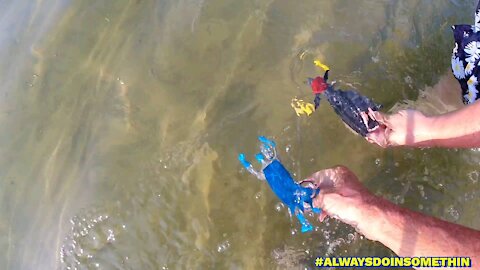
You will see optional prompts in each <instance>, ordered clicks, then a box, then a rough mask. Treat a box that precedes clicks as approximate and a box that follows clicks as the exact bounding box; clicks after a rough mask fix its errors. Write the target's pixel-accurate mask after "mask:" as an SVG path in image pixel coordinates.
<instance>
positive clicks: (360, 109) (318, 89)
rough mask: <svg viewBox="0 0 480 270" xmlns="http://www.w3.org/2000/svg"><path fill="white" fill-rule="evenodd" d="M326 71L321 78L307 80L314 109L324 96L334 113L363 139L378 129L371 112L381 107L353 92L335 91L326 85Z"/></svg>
mask: <svg viewBox="0 0 480 270" xmlns="http://www.w3.org/2000/svg"><path fill="white" fill-rule="evenodd" d="M328 71H329V70H327V71H326V72H325V75H324V76H323V78H322V77H316V78H315V79H312V78H308V84H309V85H310V86H311V87H312V91H313V93H314V94H315V100H314V103H315V109H317V108H318V106H319V105H320V100H321V95H322V94H323V95H325V96H326V98H327V100H328V102H329V103H330V105H331V106H332V107H333V109H334V110H335V112H336V113H337V114H338V115H339V116H340V117H341V118H342V120H343V122H345V124H347V125H348V126H349V127H350V128H351V129H352V130H353V131H355V132H357V133H358V134H360V135H362V136H363V137H365V136H366V135H367V134H368V133H369V132H372V131H374V130H376V129H377V128H378V127H379V124H378V122H377V120H376V119H375V115H374V114H373V111H378V110H379V109H380V108H381V107H382V106H381V105H379V104H376V103H375V102H373V101H372V100H371V99H369V98H367V97H365V96H362V95H360V94H359V93H358V92H356V91H353V90H347V91H343V90H335V89H334V88H333V85H332V84H329V83H327V80H328Z"/></svg>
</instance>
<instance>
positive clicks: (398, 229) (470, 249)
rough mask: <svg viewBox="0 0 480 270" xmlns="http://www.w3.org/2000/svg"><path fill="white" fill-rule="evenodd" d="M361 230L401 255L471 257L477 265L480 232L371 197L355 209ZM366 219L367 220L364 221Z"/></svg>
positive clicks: (479, 262) (479, 260)
mask: <svg viewBox="0 0 480 270" xmlns="http://www.w3.org/2000/svg"><path fill="white" fill-rule="evenodd" d="M358 211H359V215H358V218H359V220H358V222H359V223H358V224H359V229H360V231H361V232H363V233H364V234H365V236H367V237H368V238H370V239H372V240H377V241H379V242H381V243H382V244H384V245H385V246H387V247H388V248H390V249H391V250H392V251H393V252H395V253H396V254H397V255H399V256H402V257H407V256H408V257H412V256H415V257H429V256H457V257H470V258H471V259H472V263H473V266H476V267H473V269H477V268H478V266H480V232H479V231H475V230H472V229H470V228H467V227H463V226H460V225H457V224H453V223H449V222H446V221H443V220H440V219H437V218H433V217H430V216H426V215H423V214H421V213H418V212H415V211H411V210H409V209H405V208H401V207H399V206H397V205H395V204H393V203H391V202H389V201H387V200H385V199H383V198H379V197H373V199H371V200H370V201H368V202H365V203H363V204H361V207H359V208H358ZM365 221H369V222H365Z"/></svg>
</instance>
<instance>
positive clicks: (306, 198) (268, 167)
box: [238, 136, 321, 232]
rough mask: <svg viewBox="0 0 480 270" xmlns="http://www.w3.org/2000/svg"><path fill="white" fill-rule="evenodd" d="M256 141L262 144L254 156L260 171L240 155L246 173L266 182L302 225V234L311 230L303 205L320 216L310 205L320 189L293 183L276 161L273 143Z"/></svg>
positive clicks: (264, 139) (263, 138)
mask: <svg viewBox="0 0 480 270" xmlns="http://www.w3.org/2000/svg"><path fill="white" fill-rule="evenodd" d="M258 139H259V140H260V142H261V143H262V144H261V146H260V149H261V152H260V153H258V154H257V155H255V158H256V160H257V161H258V162H259V163H260V164H262V170H261V171H256V170H255V169H254V168H253V166H252V164H250V163H249V162H248V161H247V160H246V159H245V155H244V154H240V155H239V156H238V159H239V160H240V162H241V163H242V165H243V166H244V167H245V169H246V170H247V171H248V172H250V173H251V174H253V175H255V176H256V177H257V178H258V179H260V180H265V179H266V180H267V182H268V184H269V185H270V188H271V189H272V190H273V192H274V193H275V194H276V195H277V197H278V198H280V200H281V201H282V202H283V203H284V204H285V205H287V206H288V209H289V210H290V213H291V214H292V215H295V216H296V217H297V218H298V220H299V221H300V223H301V224H302V232H308V231H311V230H313V227H312V225H311V224H310V223H309V222H308V220H307V219H306V218H305V217H304V215H303V211H304V204H305V203H306V204H308V205H310V207H311V209H312V211H313V212H314V213H316V214H320V212H321V211H320V209H318V208H315V207H313V204H312V199H313V198H314V197H315V196H317V194H318V192H319V191H320V189H312V188H308V187H303V186H301V185H300V184H298V183H297V182H295V180H293V178H292V176H291V175H290V173H289V172H288V171H287V169H285V167H283V165H282V163H280V161H279V160H278V158H277V152H276V150H275V142H273V141H271V140H269V139H267V138H266V137H263V136H260V137H258Z"/></svg>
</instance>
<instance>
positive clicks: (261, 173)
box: [238, 154, 265, 180]
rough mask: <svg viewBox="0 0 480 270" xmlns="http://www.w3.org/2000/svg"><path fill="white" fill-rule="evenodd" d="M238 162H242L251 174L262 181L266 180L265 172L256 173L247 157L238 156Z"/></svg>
mask: <svg viewBox="0 0 480 270" xmlns="http://www.w3.org/2000/svg"><path fill="white" fill-rule="evenodd" d="M238 160H239V161H240V163H242V165H243V167H244V168H245V169H246V170H247V171H248V172H249V173H251V174H253V175H255V177H257V178H258V179H260V180H265V175H264V174H263V172H259V171H256V170H255V169H254V168H253V166H252V164H251V163H250V162H248V161H247V159H246V158H245V155H244V154H240V155H238Z"/></svg>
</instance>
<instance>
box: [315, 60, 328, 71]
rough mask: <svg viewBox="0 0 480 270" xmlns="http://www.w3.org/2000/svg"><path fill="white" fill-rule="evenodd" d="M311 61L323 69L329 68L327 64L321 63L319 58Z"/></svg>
mask: <svg viewBox="0 0 480 270" xmlns="http://www.w3.org/2000/svg"><path fill="white" fill-rule="evenodd" d="M313 63H314V64H315V66H317V67H320V68H322V69H323V70H325V71H327V70H330V68H329V67H328V66H327V65H325V64H323V63H322V62H321V61H320V60H315V61H313Z"/></svg>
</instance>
